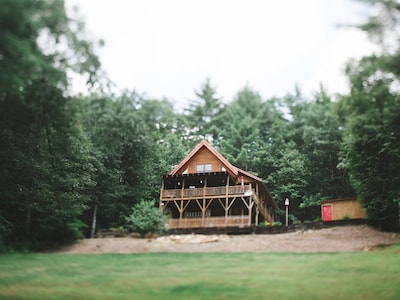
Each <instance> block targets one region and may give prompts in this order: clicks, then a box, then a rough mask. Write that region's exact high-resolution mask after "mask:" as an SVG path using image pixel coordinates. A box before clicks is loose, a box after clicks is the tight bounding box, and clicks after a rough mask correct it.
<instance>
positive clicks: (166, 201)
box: [160, 140, 277, 228]
mask: <svg viewBox="0 0 400 300" xmlns="http://www.w3.org/2000/svg"><path fill="white" fill-rule="evenodd" d="M276 208H277V205H276V203H275V202H274V200H273V199H272V197H271V195H270V193H269V192H268V190H267V188H266V186H265V185H264V183H263V182H262V179H261V178H259V177H257V176H254V175H252V174H250V173H249V172H246V171H243V170H241V169H239V168H237V167H235V166H233V165H232V164H231V163H229V162H228V161H227V160H226V159H225V158H224V157H223V156H222V155H221V154H220V153H219V152H218V151H217V150H216V149H215V148H214V147H212V146H211V145H210V144H209V143H208V142H207V141H205V140H203V141H201V142H200V143H199V144H198V145H197V146H196V147H195V148H193V150H192V151H191V152H190V153H189V154H188V155H187V156H186V157H185V158H184V159H183V160H182V161H181V162H180V163H179V165H177V166H176V167H175V168H174V169H173V170H172V171H171V172H170V173H169V174H168V175H165V176H163V178H162V187H161V192H160V209H161V210H163V211H164V212H165V213H166V214H167V215H169V228H201V227H229V226H251V225H258V224H259V223H260V222H268V223H273V214H272V213H271V212H272V211H273V210H274V209H276Z"/></svg>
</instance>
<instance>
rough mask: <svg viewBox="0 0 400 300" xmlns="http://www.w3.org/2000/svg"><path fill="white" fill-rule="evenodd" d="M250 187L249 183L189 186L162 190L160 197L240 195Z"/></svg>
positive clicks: (165, 198) (166, 198)
mask: <svg viewBox="0 0 400 300" xmlns="http://www.w3.org/2000/svg"><path fill="white" fill-rule="evenodd" d="M249 189H251V187H250V185H245V186H241V185H234V186H218V187H206V188H190V189H177V190H162V191H161V199H162V200H169V199H176V198H178V199H182V198H197V197H203V196H204V197H208V196H225V195H228V196H230V195H240V194H243V193H244V192H245V191H247V190H249Z"/></svg>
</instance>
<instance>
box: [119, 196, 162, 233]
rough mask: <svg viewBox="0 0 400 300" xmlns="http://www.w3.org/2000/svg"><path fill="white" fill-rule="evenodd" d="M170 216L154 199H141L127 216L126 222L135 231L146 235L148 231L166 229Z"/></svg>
mask: <svg viewBox="0 0 400 300" xmlns="http://www.w3.org/2000/svg"><path fill="white" fill-rule="evenodd" d="M167 221H168V217H167V216H166V215H164V213H163V212H162V211H161V210H160V209H159V208H157V207H155V203H154V201H140V202H139V203H136V204H135V205H134V206H133V208H132V213H131V214H130V215H129V216H128V217H126V222H127V223H128V226H129V228H130V229H131V230H132V231H133V232H137V233H139V234H140V235H141V236H145V234H147V233H157V232H162V231H163V230H165V226H166V224H167Z"/></svg>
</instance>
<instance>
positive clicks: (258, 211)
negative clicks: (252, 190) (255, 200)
mask: <svg viewBox="0 0 400 300" xmlns="http://www.w3.org/2000/svg"><path fill="white" fill-rule="evenodd" d="M259 213H260V210H259V209H258V207H256V224H255V225H258V214H259Z"/></svg>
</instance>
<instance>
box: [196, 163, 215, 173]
mask: <svg viewBox="0 0 400 300" xmlns="http://www.w3.org/2000/svg"><path fill="white" fill-rule="evenodd" d="M211 171H212V164H203V165H196V173H207V172H211Z"/></svg>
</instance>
